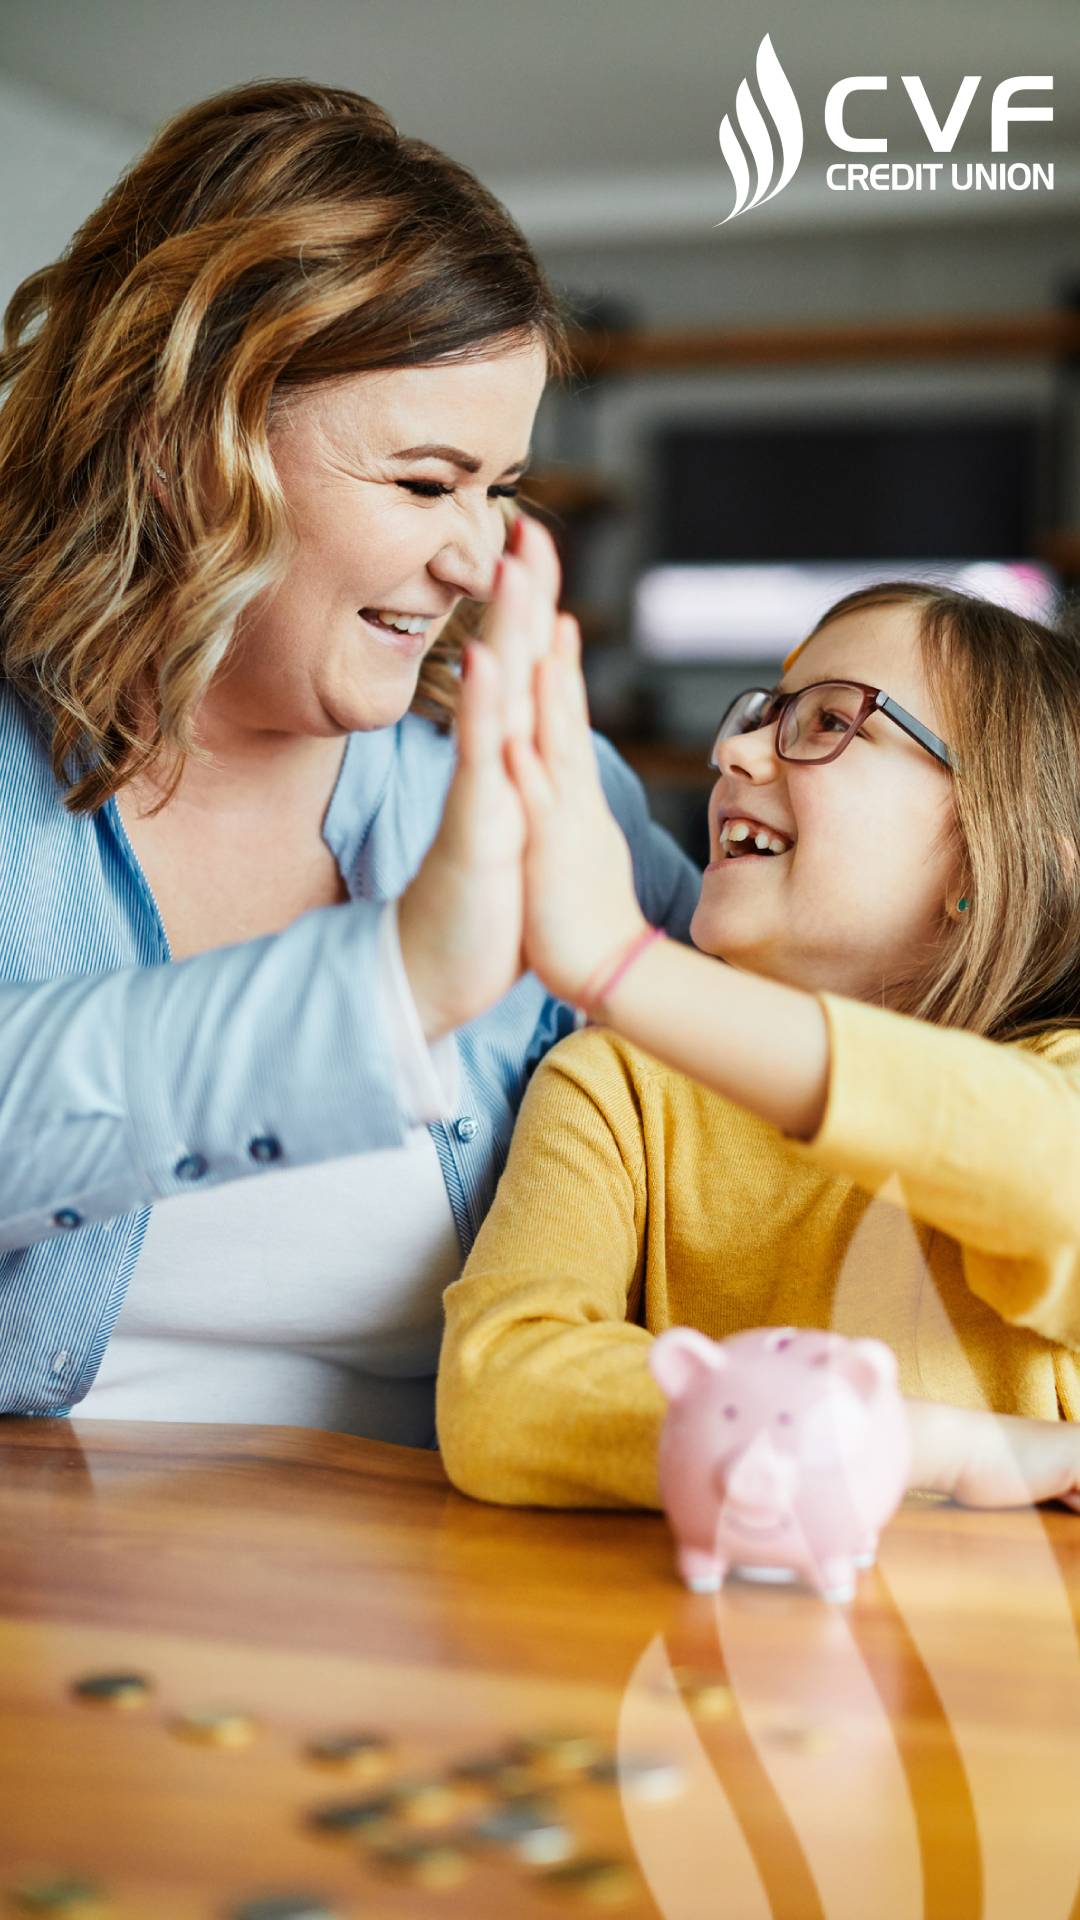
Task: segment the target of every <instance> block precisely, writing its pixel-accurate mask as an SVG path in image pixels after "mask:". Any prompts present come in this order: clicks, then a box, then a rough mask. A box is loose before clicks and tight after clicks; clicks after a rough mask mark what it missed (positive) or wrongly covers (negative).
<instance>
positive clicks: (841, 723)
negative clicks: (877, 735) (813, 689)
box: [820, 709, 866, 740]
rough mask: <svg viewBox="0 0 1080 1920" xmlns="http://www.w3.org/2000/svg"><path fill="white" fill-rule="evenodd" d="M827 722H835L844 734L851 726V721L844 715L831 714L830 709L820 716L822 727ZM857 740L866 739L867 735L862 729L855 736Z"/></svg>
mask: <svg viewBox="0 0 1080 1920" xmlns="http://www.w3.org/2000/svg"><path fill="white" fill-rule="evenodd" d="M826 720H835V721H836V724H837V727H838V728H839V729H840V731H841V732H842V733H843V732H845V731H846V730H847V728H848V727H849V726H850V725H851V721H850V720H848V719H846V718H845V716H844V715H843V714H842V713H830V712H829V711H828V709H826V710H825V712H824V713H822V714H821V716H820V721H821V725H822V726H824V724H825V722H826ZM855 738H856V740H865V739H866V735H865V733H864V732H863V730H862V728H861V727H860V728H859V731H858V733H857V734H856V735H855Z"/></svg>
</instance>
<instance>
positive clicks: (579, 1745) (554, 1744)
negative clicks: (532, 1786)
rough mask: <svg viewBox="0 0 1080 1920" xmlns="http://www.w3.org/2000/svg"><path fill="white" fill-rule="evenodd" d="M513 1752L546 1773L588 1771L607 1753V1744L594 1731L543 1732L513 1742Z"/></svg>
mask: <svg viewBox="0 0 1080 1920" xmlns="http://www.w3.org/2000/svg"><path fill="white" fill-rule="evenodd" d="M509 1756H510V1758H511V1759H512V1760H517V1761H519V1762H520V1763H523V1764H524V1765H525V1766H529V1767H535V1768H538V1769H539V1770H541V1771H542V1772H544V1773H554V1774H563V1775H568V1774H575V1773H585V1772H586V1771H587V1769H588V1768H589V1767H591V1766H594V1765H595V1764H596V1762H597V1761H598V1760H601V1759H603V1757H604V1747H603V1746H602V1744H601V1742H600V1741H599V1740H597V1739H595V1738H594V1737H593V1735H592V1734H591V1733H541V1734H533V1735H530V1736H529V1737H527V1738H525V1739H520V1740H515V1741H512V1742H511V1745H510V1748H509Z"/></svg>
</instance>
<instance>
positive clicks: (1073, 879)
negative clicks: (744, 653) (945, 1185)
mask: <svg viewBox="0 0 1080 1920" xmlns="http://www.w3.org/2000/svg"><path fill="white" fill-rule="evenodd" d="M901 603H906V604H907V605H909V606H911V607H912V608H913V609H914V611H915V613H916V616H917V621H918V637H919V646H920V654H921V661H922V667H923V672H924V675H925V678H926V682H927V685H928V686H930V687H932V688H933V692H934V697H935V699H936V701H937V703H938V706H939V709H940V712H941V715H942V732H943V735H944V738H945V739H946V740H947V742H948V744H949V746H950V748H951V749H952V752H953V754H954V755H955V756H956V758H957V760H958V763H959V766H958V770H957V771H955V772H953V773H951V774H950V779H951V780H952V782H953V787H954V793H955V806H954V808H953V812H952V817H951V819H950V821H949V822H948V823H947V825H946V827H945V829H944V832H943V834H942V836H941V839H940V841H939V843H938V845H939V849H941V850H946V849H947V850H949V851H951V852H952V853H953V854H954V856H955V859H956V866H957V871H958V872H959V873H960V875H961V876H962V877H961V882H960V894H961V898H963V897H964V896H966V897H967V898H968V900H969V903H970V905H969V909H968V911H967V913H966V914H965V916H964V918H963V920H962V921H960V922H953V921H946V919H945V917H944V906H943V918H942V928H941V932H942V935H943V937H942V939H941V940H940V941H939V942H938V943H937V944H936V946H935V947H934V949H933V950H932V952H931V953H930V954H929V955H928V957H927V959H926V961H925V963H924V964H923V965H922V966H921V967H920V968H919V969H918V970H916V971H914V972H913V973H912V974H910V975H909V976H905V977H904V978H903V979H898V980H892V981H890V982H889V983H888V993H887V1000H888V1005H889V1006H890V1007H891V1008H893V1009H894V1010H896V1011H897V1012H900V1013H908V1014H912V1015H914V1016H915V1017H916V1018H917V1019H920V1020H931V1021H933V1022H935V1023H936V1024H937V1025H939V1026H947V1027H964V1028H967V1029H968V1031H970V1032H972V1033H979V1034H983V1035H985V1036H986V1037H987V1038H990V1039H996V1040H1011V1039H1017V1038H1019V1037H1020V1036H1021V1035H1022V1034H1034V1033H1039V1032H1046V1031H1048V1030H1049V1029H1052V1028H1073V1027H1080V621H1078V619H1077V610H1076V608H1075V607H1074V608H1071V609H1068V610H1066V611H1065V612H1064V613H1063V615H1062V617H1061V619H1060V620H1059V621H1058V622H1057V623H1056V624H1055V625H1044V624H1043V623H1042V622H1040V621H1038V620H1032V619H1027V618H1025V617H1023V616H1022V615H1020V614H1018V613H1013V612H1010V611H1009V610H1008V609H1007V608H1005V607H1001V606H996V605H995V604H994V603H993V602H991V601H989V600H984V599H981V598H978V597H976V596H975V595H972V594H967V593H962V592H958V591H954V590H952V589H947V588H943V587H939V586H935V585H933V584H932V583H926V582H922V583H920V582H913V581H893V580H885V581H880V582H878V583H877V584H875V585H874V586H870V587H864V588H861V589H860V590H859V591H858V592H855V593H849V594H846V595H845V596H844V598H843V599H842V600H838V601H837V602H836V604H835V605H834V606H832V607H830V608H829V610H828V612H827V613H825V614H823V615H822V617H821V619H820V620H819V621H818V623H817V625H816V626H815V627H814V628H813V629H812V632H811V633H810V634H809V635H808V636H807V638H808V639H813V637H814V634H817V633H820V632H821V631H822V629H823V628H825V627H827V626H829V625H830V624H831V623H832V621H834V620H838V619H840V618H841V616H842V615H844V614H847V613H854V612H856V611H859V610H862V611H869V610H870V609H871V608H874V607H886V606H895V605H897V604H901ZM788 664H790V660H789V663H788ZM946 932H948V934H949V937H947V938H946V937H944V936H945V935H946Z"/></svg>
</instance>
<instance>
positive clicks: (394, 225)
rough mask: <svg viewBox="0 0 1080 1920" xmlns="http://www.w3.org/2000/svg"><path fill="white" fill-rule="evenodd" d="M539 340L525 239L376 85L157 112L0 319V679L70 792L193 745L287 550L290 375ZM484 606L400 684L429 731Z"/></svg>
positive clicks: (263, 86) (270, 90) (99, 798)
mask: <svg viewBox="0 0 1080 1920" xmlns="http://www.w3.org/2000/svg"><path fill="white" fill-rule="evenodd" d="M35 322H39V323H40V324H39V325H37V326H36V327H35V326H34V323H35ZM535 342H539V343H540V344H542V345H543V347H544V348H545V350H546V354H547V362H548V371H549V374H551V375H552V376H554V377H562V376H564V375H565V374H566V373H568V372H569V371H571V369H572V366H573V360H572V355H571V351H570V346H569V340H568V334H567V330H566V323H565V320H564V317H563V314H562V312H561V310H560V306H559V303H558V300H557V297H556V295H555V293H554V291H553V290H552V288H551V286H550V285H549V283H548V281H547V279H546V278H545V275H544V273H543V271H542V269H541V267H540V266H539V264H538V262H537V260H536V258H535V257H534V255H533V253H532V251H531V249H530V247H529V245H528V243H527V241H526V240H525V238H524V236H523V235H522V234H521V232H520V231H519V229H518V228H517V226H516V225H515V224H514V222H513V221H512V220H511V218H510V216H509V214H508V213H507V212H506V210H505V208H504V207H503V206H501V205H500V203H499V202H498V201H497V200H496V199H495V198H494V196H493V195H492V194H491V193H489V192H488V191H487V189H486V188H485V187H483V186H482V185H481V184H480V182H479V181H478V180H477V179H476V178H475V177H474V175H473V174H472V173H470V172H469V171H468V169H467V168H465V167H464V166H460V165H459V164H458V163H457V162H455V161H453V160H451V159H448V158H447V156H446V155H445V154H443V153H440V152H439V151H438V150H437V149H436V148H435V147H432V146H429V145H428V144H427V143H426V142H425V141H422V140H417V139H407V138H404V137H403V136H402V135H400V134H399V133H398V132H397V130H396V128H395V127H394V125H393V123H392V121H391V120H390V119H389V117H388V116H387V115H386V114H385V113H384V112H383V111H382V109H381V108H380V107H378V106H377V105H376V104H375V103H374V102H373V101H371V100H368V99H365V98H364V97H363V96H362V95H360V94H357V93H352V92H348V91H346V90H345V89H343V88H337V87H324V86H318V85H315V84H313V83H312V82H310V81H307V80H267V81H256V82H253V83H252V84H250V85H246V86H240V87H235V88H232V89H230V90H229V91H227V92H224V93H219V94H217V95H215V96H214V97H213V98H211V99H209V100H204V101H201V102H199V103H198V104H197V105H195V106H193V107H190V108H189V109H187V110H186V111H185V112H183V113H180V114H178V115H177V116H176V117H175V118H174V119H172V120H170V121H168V122H167V123H166V125H165V126H164V127H162V129H161V130H160V132H159V133H158V134H157V135H156V137H155V139H154V140H153V142H152V143H151V145H150V146H149V147H148V148H147V150H146V151H145V153H143V154H142V156H141V157H140V158H139V159H138V160H136V161H135V162H134V163H133V165H132V166H131V167H130V168H129V169H128V170H127V171H126V172H125V173H124V174H122V175H121V177H120V179H119V181H118V182H117V184H116V186H115V187H113V188H112V190H111V191H110V192H109V194H108V195H107V196H106V198H105V199H104V201H103V202H102V204H101V205H100V207H98V209H97V211H96V212H95V213H93V214H91V216H90V218H89V219H88V220H86V221H85V222H84V224H83V225H82V226H81V227H80V228H79V230H78V232H77V233H76V234H75V235H74V237H73V239H72V240H71V242H70V244H69V246H68V247H67V249H66V250H65V252H64V253H63V255H62V256H61V257H60V259H59V260H57V261H55V262H54V263H53V264H52V265H50V266H46V267H43V268H42V269H41V270H40V271H39V272H36V273H33V274H31V275H30V276H29V277H28V278H27V279H25V280H24V281H23V282H22V284H21V285H20V286H19V287H18V289H17V290H16V292H15V294H14V295H13V297H12V299H11V301H10V303H9V305H8V308H7V312H6V314H5V318H4V343H3V349H2V351H0V392H2V391H3V389H4V387H8V388H9V391H8V393H7V397H6V399H5V400H4V402H3V405H2V407H0V675H2V676H3V677H4V678H5V679H6V680H7V681H8V682H9V683H10V684H11V685H12V686H13V687H14V688H15V690H16V691H17V692H18V693H19V694H20V695H22V696H23V698H24V699H25V700H26V701H27V702H28V703H29V704H30V706H31V707H32V708H33V710H34V711H35V712H36V714H37V715H38V716H39V718H40V721H41V723H42V725H43V728H44V730H45V733H46V737H47V738H48V739H49V742H50V749H51V755H52V764H53V770H54V773H55V775H56V778H57V780H58V782H60V783H61V785H69V783H70V785H69V791H68V792H67V793H66V794H65V804H66V805H67V806H68V807H69V808H70V809H71V811H73V812H78V811H85V812H90V811H92V810H94V809H95V808H97V807H99V806H100V805H101V804H102V803H103V802H104V801H106V800H107V799H108V797H109V795H110V794H112V793H114V792H116V791H117V790H118V789H119V788H120V787H122V786H123V785H124V784H125V783H126V782H127V781H128V780H129V779H131V778H132V777H133V776H134V775H136V774H138V773H139V772H140V771H141V770H142V769H143V768H144V767H146V766H147V765H149V764H150V762H151V761H154V760H156V759H157V757H158V756H159V754H160V753H161V752H162V751H163V750H164V751H165V753H166V754H167V755H169V756H175V760H176V765H175V768H174V777H173V779H172V781H171V784H170V785H169V788H168V792H167V793H166V794H165V797H164V799H163V800H162V802H161V804H162V805H164V804H165V801H166V800H167V799H168V798H169V797H170V796H171V794H172V792H174V791H175V786H176V783H177V781H178V780H179V778H180V774H181V772H182V769H183V759H184V756H185V755H186V754H188V753H190V754H192V755H194V756H195V757H198V758H204V757H205V755H204V753H203V751H202V749H201V748H200V747H199V745H198V743H197V742H196V740H195V739H194V737H193V732H192V727H193V719H194V713H195V709H196V707H197V705H198V702H199V700H200V699H201V697H202V695H203V694H204V692H205V690H206V688H207V686H208V684H209V682H210V680H211V679H212V677H213V675H214V674H215V673H216V672H217V670H218V668H219V667H220V666H221V664H222V661H223V659H224V657H225V655H226V653H227V651H228V647H229V643H230V639H231V637H232V635H233V633H234V630H235V626H236V621H237V616H238V615H239V614H240V613H242V611H243V609H244V608H245V607H246V606H247V605H248V603H249V602H250V601H251V600H252V599H253V598H254V597H255V596H256V595H257V594H259V593H261V592H262V591H263V590H265V589H266V588H270V587H273V586H275V585H277V584H278V583H279V582H280V580H281V578H282V576H283V574H284V572H285V570H286V567H287V564H288V548H289V541H288V526H287V512H286V506H285V501H284V497H283V494H282V492H281V488H280V485H279V482H278V480H277V476H276V473H275V470H274V465H273V461H272V459H271V455H270V447H269V439H268V433H269V429H270V427H271V425H272V424H273V422H274V420H275V418H276V417H277V410H278V408H279V407H281V406H284V405H286V404H287V396H288V394H289V393H290V392H295V391H296V389H298V388H301V387H305V386H311V385H314V384H316V383H320V382H326V381H332V380H334V379H335V378H338V377H341V376H347V375H349V374H356V373H361V372H367V371H374V370H382V369H389V368H394V367H415V366H425V365H428V364H430V363H433V362H435V361H443V362H445V361H454V360H467V359H470V358H473V357H475V356H477V355H478V354H488V355H490V354H492V353H498V352H504V351H510V350H512V349H514V348H515V347H522V346H527V345H529V344H532V343H535ZM154 462H157V463H158V464H159V466H161V467H163V468H165V469H167V471H168V474H169V477H170V480H169V495H168V506H167V509H166V507H165V506H164V505H163V503H162V499H161V498H160V497H159V493H160V489H158V490H157V491H155V486H154V481H153V473H152V466H153V463H154ZM208 474H209V475H212V477H213V491H214V495H215V499H214V505H213V508H212V509H211V506H210V503H209V500H208V499H207V498H206V497H205V496H206V491H207V475H208ZM510 517H511V516H510V514H509V511H507V518H508V520H509V518H510ZM479 612H480V607H479V605H478V603H476V602H470V601H464V602H462V603H461V604H460V605H459V607H458V608H457V609H456V610H455V614H454V616H453V618H452V620H451V621H450V622H448V624H447V627H446V629H445V631H444V632H443V634H442V635H440V638H439V640H438V642H437V643H436V645H435V646H434V647H433V649H432V651H431V653H430V654H429V655H428V656H427V658H426V659H425V662H424V665H423V669H422V671H421V674H420V679H419V682H418V686H417V691H416V697H415V699H414V702H413V705H414V708H416V709H417V710H419V711H420V712H422V713H425V714H426V715H427V716H428V717H429V718H432V719H434V720H435V721H436V722H437V723H438V724H440V725H442V726H444V727H448V726H449V725H450V724H451V721H452V717H453V711H454V706H455V701H456V694H457V689H458V685H459V680H458V673H457V663H458V661H459V658H460V653H461V648H462V646H463V643H464V640H465V639H466V638H467V637H468V635H469V634H470V633H472V632H474V631H475V630H476V626H477V624H478V616H479ZM148 687H149V688H150V689H151V690H152V691H151V694H150V710H151V713H152V725H148V723H147V718H146V711H145V707H146V690H147V688H148ZM140 690H141V691H140Z"/></svg>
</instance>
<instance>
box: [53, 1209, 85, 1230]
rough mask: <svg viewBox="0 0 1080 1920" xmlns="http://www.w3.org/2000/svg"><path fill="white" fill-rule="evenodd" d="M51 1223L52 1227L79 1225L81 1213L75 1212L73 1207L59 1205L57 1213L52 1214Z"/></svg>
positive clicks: (80, 1223) (80, 1224)
mask: <svg viewBox="0 0 1080 1920" xmlns="http://www.w3.org/2000/svg"><path fill="white" fill-rule="evenodd" d="M53 1225H54V1227H81V1226H82V1214H81V1213H76V1211H75V1209H74V1207H61V1209H60V1211H59V1213H54V1214H53Z"/></svg>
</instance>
